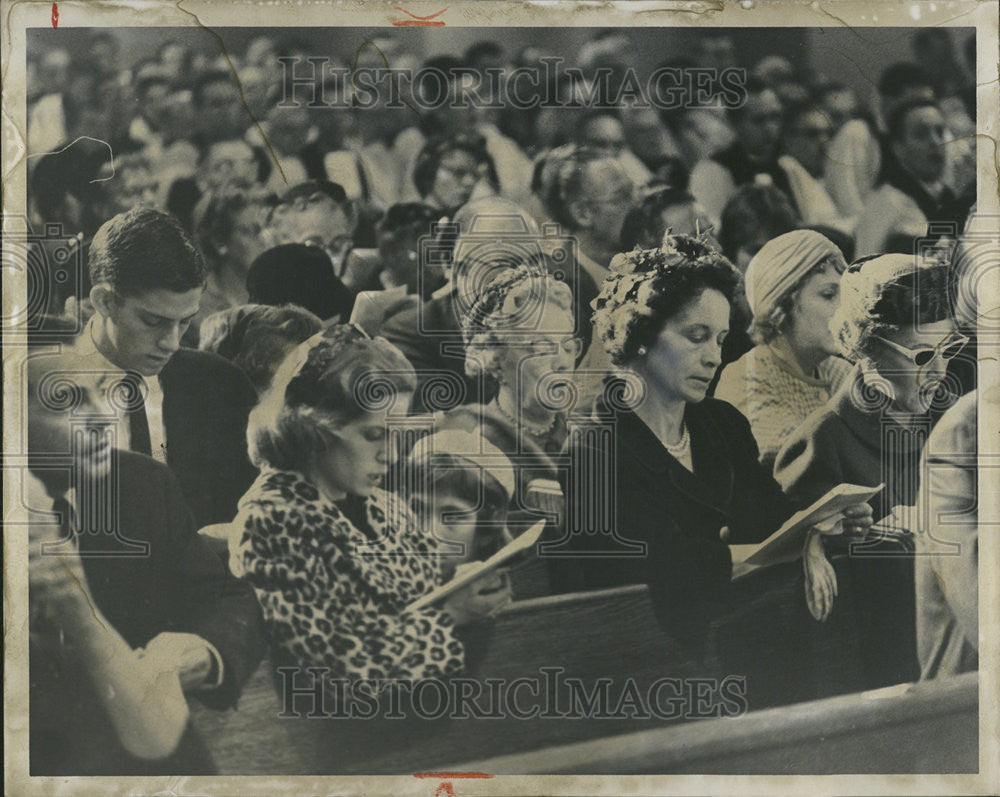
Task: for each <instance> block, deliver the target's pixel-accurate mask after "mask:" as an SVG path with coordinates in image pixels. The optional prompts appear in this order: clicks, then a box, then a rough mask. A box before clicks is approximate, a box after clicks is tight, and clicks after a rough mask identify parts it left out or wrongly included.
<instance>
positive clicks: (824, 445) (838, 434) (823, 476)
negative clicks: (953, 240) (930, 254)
mask: <svg viewBox="0 0 1000 797" xmlns="http://www.w3.org/2000/svg"><path fill="white" fill-rule="evenodd" d="M950 284H951V280H950V274H949V267H948V266H946V265H924V264H922V261H920V260H919V259H918V258H916V257H914V256H913V255H902V254H898V255H897V254H893V255H881V256H877V257H873V258H868V259H865V260H862V261H859V262H857V263H855V264H853V265H852V266H851V267H850V268H848V270H847V271H846V272H845V273H844V275H843V277H842V278H841V283H840V296H841V299H840V307H839V309H838V310H837V312H836V313H835V314H834V316H833V318H832V319H831V321H830V329H831V331H832V332H833V334H834V338H835V339H836V340H837V342H838V344H839V346H840V348H841V349H842V351H843V353H844V354H845V355H846V356H847V357H848V359H850V360H853V361H854V362H855V368H854V372H853V373H852V374H850V375H849V376H848V377H847V378H846V379H845V381H844V383H843V384H842V385H841V388H840V389H839V390H838V391H837V392H836V393H834V395H833V396H831V398H830V400H829V402H828V403H827V404H826V405H825V406H824V407H822V408H820V409H819V410H817V411H816V412H814V413H813V414H812V415H811V416H809V417H808V418H807V419H806V420H805V422H803V424H802V425H801V426H800V427H799V428H798V429H797V430H796V431H795V432H794V433H793V434H792V435H791V436H790V437H789V439H788V440H787V441H786V442H785V444H784V445H783V446H782V448H781V450H780V451H779V452H778V455H777V459H776V460H775V469H774V475H775V478H776V479H777V480H778V482H779V483H780V484H781V486H782V488H783V489H784V491H785V492H786V494H788V495H789V496H790V497H791V498H792V499H793V500H795V501H796V502H797V503H798V504H800V505H801V506H808V505H809V504H810V503H812V502H813V501H815V500H816V499H817V498H820V497H821V496H823V495H824V494H825V493H826V492H827V491H828V490H830V489H831V488H833V487H836V486H837V485H839V484H843V483H845V482H847V483H850V484H859V485H865V486H870V487H876V486H878V485H880V484H884V487H883V489H882V490H881V491H880V492H879V493H878V494H877V495H876V496H875V497H874V498H873V499H872V500H871V502H870V503H871V504H872V508H873V510H874V517H875V518H877V519H880V518H886V517H887V516H891V520H890V521H888V522H887V523H886V524H884V525H886V526H889V527H891V528H892V529H893V532H892V533H886V532H884V531H883V532H879V528H880V526H879V525H877V526H876V527H875V528H873V533H875V532H879V533H875V535H874V536H875V539H869V540H868V541H867V542H865V543H864V544H863V546H862V547H858V546H855V547H854V548H852V549H851V551H850V553H851V557H852V559H854V560H856V561H855V562H853V563H852V564H853V565H854V567H853V568H852V573H853V574H854V576H855V577H856V586H859V587H861V589H862V595H863V597H862V602H863V605H864V606H866V607H867V608H866V609H865V612H864V615H863V616H864V617H865V618H866V623H868V627H867V628H866V629H865V631H864V641H865V647H866V655H867V656H871V657H872V662H873V667H874V666H875V662H878V661H879V659H881V660H882V663H883V665H884V663H885V661H886V660H887V659H886V657H889V659H896V660H897V664H898V672H897V682H904V681H908V680H912V679H913V678H915V677H916V676H917V674H918V672H917V663H916V649H915V631H914V608H913V560H912V555H907V554H908V552H911V551H912V550H913V541H912V537H911V535H910V532H911V531H915V530H914V529H909V528H908V525H909V521H908V520H907V518H908V517H909V516H910V511H911V510H910V509H909V508H911V507H912V506H913V504H914V503H915V502H916V494H917V487H918V486H919V483H920V470H919V461H920V454H921V451H922V449H923V445H924V441H925V440H926V439H927V435H928V434H929V433H930V430H931V428H932V427H933V425H934V422H935V421H936V420H937V418H938V417H940V415H941V414H942V413H943V412H944V411H945V410H946V409H947V408H948V407H949V406H950V405H951V404H952V403H954V401H955V399H956V395H955V394H956V392H957V391H956V388H957V381H956V380H955V379H954V378H953V377H951V376H950V375H949V374H948V362H949V360H951V359H953V358H954V357H955V356H957V355H958V354H959V353H960V352H961V349H962V347H963V346H964V345H965V343H966V338H965V337H964V336H962V335H961V334H960V333H959V332H958V330H957V326H956V322H955V319H954V314H953V308H952V301H951V299H952V297H951V293H952V291H950V290H949V286H950ZM904 509H905V511H904ZM823 542H824V543H825V544H826V545H827V547H828V550H829V549H830V548H831V547H832V546H835V545H836V543H835V542H832V538H824V540H823ZM899 651H905V652H906V655H905V656H904V657H902V658H901V657H900V656H899Z"/></svg>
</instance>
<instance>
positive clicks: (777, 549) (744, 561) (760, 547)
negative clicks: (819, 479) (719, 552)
mask: <svg viewBox="0 0 1000 797" xmlns="http://www.w3.org/2000/svg"><path fill="white" fill-rule="evenodd" d="M884 486H885V485H884V484H880V485H878V486H877V487H862V486H860V485H858V484H841V485H838V486H837V487H834V488H833V489H832V490H830V492H828V493H827V494H826V495H824V496H823V497H822V498H820V499H819V500H818V501H816V502H815V503H813V504H812V505H811V506H809V507H807V508H806V509H803V510H801V511H799V512H796V513H795V514H794V515H792V516H791V517H790V518H788V520H786V521H785V522H784V524H782V526H781V528H779V529H778V530H777V531H776V532H774V534H772V535H771V536H770V537H768V538H767V539H766V540H764V541H763V542H760V543H757V544H756V545H731V546H730V549H731V551H732V554H733V562H734V563H737V564H741V565H757V566H761V565H769V564H777V563H778V562H784V561H788V560H789V559H795V558H796V557H798V556H799V555H800V554H801V553H802V545H803V544H804V542H805V536H806V532H807V531H808V530H809V529H810V528H812V527H813V526H814V525H816V524H817V523H822V522H823V521H825V520H829V519H831V518H833V517H834V516H836V515H839V514H840V513H841V512H843V511H844V510H845V509H847V507H849V506H853V505H854V504H861V503H864V502H865V501H868V500H869V499H871V498H872V497H873V496H875V495H877V494H878V493H879V492H880V491H881V490H882V488H883V487H884ZM738 571H739V572H737V571H736V570H735V569H734V572H733V576H734V577H738V576H740V575H745V573H746V572H747V568H746V567H741V568H738Z"/></svg>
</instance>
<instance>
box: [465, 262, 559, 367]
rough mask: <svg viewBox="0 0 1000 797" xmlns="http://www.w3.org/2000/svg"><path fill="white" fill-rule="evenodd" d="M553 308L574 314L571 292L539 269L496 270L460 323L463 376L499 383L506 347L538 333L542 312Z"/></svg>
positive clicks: (518, 267)
mask: <svg viewBox="0 0 1000 797" xmlns="http://www.w3.org/2000/svg"><path fill="white" fill-rule="evenodd" d="M552 306H554V307H557V308H559V309H560V310H566V311H567V312H568V313H569V314H570V315H572V314H573V292H572V291H571V290H570V288H569V286H568V285H566V283H565V282H560V281H559V280H557V279H556V278H555V277H553V276H552V275H550V274H549V273H548V271H547V270H546V269H545V268H544V266H543V265H541V264H538V263H532V264H528V265H521V266H517V267H516V268H507V269H504V270H502V271H499V272H497V273H496V276H495V277H494V278H493V279H492V280H491V281H490V283H489V284H488V285H487V286H486V287H485V288H484V289H483V290H482V292H481V293H480V294H479V297H478V298H477V299H476V301H475V303H474V304H473V306H472V308H471V309H470V310H469V312H468V313H467V314H466V316H465V318H464V319H463V321H462V337H463V339H464V341H465V372H466V373H467V374H468V375H469V376H472V377H476V376H479V375H480V374H485V375H486V376H489V377H491V378H493V379H497V378H498V377H499V375H500V369H501V355H502V353H503V350H504V348H505V347H506V345H507V344H512V343H513V344H514V345H516V342H515V339H516V340H517V341H520V340H522V339H523V337H524V335H525V334H529V333H531V332H534V331H536V330H540V327H539V323H540V320H541V318H542V317H543V313H544V311H545V308H546V307H552ZM512 336H513V338H512Z"/></svg>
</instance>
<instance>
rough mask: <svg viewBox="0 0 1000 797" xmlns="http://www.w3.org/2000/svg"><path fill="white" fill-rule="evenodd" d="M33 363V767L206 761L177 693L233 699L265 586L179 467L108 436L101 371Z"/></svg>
mask: <svg viewBox="0 0 1000 797" xmlns="http://www.w3.org/2000/svg"><path fill="white" fill-rule="evenodd" d="M27 376H28V453H29V456H28V467H29V471H30V473H29V474H27V475H26V477H25V478H26V480H27V481H28V490H27V493H28V496H29V503H30V509H31V510H32V514H31V538H32V539H31V549H30V560H29V561H30V564H29V580H30V584H31V589H30V600H31V608H32V611H31V655H30V659H29V663H30V670H31V717H30V737H31V767H32V774H33V775H42V774H45V775H74V774H75V775H84V774H95V775H96V774H122V775H124V774H154V773H156V774H159V773H176V774H182V773H184V774H196V773H203V774H207V773H211V772H212V771H213V765H212V762H211V758H210V757H209V756H208V754H207V752H206V751H205V749H204V748H203V746H202V745H201V744H200V741H199V740H198V739H197V737H196V734H195V733H194V731H193V730H192V729H191V728H190V727H188V723H187V704H186V702H185V700H184V697H183V693H187V694H193V695H197V696H198V697H199V699H200V700H201V701H202V702H203V703H205V704H206V705H208V706H210V707H212V708H227V707H231V706H233V705H235V703H236V698H237V696H238V695H239V693H240V690H241V688H242V685H243V683H244V682H245V681H246V679H247V677H249V675H250V674H251V673H252V672H253V669H254V668H255V667H256V665H257V663H258V662H259V660H260V658H261V656H262V654H263V633H262V625H261V616H260V607H259V605H258V604H257V600H256V598H255V596H254V594H253V592H252V590H251V589H250V588H249V587H248V586H247V585H246V584H243V583H241V582H239V581H237V580H236V579H235V578H234V577H233V576H232V575H231V574H230V573H229V572H228V569H227V568H226V566H225V563H224V562H223V561H222V560H221V559H220V558H219V557H217V556H216V555H215V554H214V552H213V551H212V550H211V548H210V547H209V545H208V544H207V542H206V541H205V540H204V539H203V538H202V537H200V536H199V535H198V534H197V531H196V529H195V526H194V523H193V521H192V519H191V514H190V512H189V511H188V508H187V506H186V504H185V501H184V498H183V496H182V495H181V492H180V489H179V487H178V485H177V481H176V480H175V479H174V477H173V475H172V474H171V472H170V470H169V469H168V468H166V467H165V466H163V465H161V464H159V463H157V462H155V461H153V460H152V459H151V458H149V457H146V456H142V455H140V454H135V453H132V452H129V451H117V450H115V449H114V448H113V447H112V441H113V440H114V437H113V435H112V434H111V430H110V428H109V427H110V426H111V425H113V423H114V417H113V415H112V414H111V413H109V412H108V410H107V409H106V406H105V405H104V402H103V401H102V400H101V399H100V388H99V386H98V383H99V381H100V374H99V372H95V371H89V370H86V366H84V367H83V368H82V369H81V367H80V366H79V364H78V362H77V360H76V359H75V358H72V357H69V356H67V355H66V354H65V353H60V354H50V355H47V356H46V355H45V354H44V353H41V354H39V353H33V356H32V357H31V358H30V359H29V363H28V374H27ZM32 488H34V491H32ZM53 514H54V519H53ZM57 529H58V532H57Z"/></svg>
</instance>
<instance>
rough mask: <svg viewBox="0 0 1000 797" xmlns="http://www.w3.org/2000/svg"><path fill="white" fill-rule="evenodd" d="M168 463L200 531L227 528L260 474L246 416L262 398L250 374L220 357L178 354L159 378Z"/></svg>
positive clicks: (188, 350) (194, 353)
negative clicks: (251, 452)
mask: <svg viewBox="0 0 1000 797" xmlns="http://www.w3.org/2000/svg"><path fill="white" fill-rule="evenodd" d="M160 384H161V385H162V386H163V426H164V428H165V430H166V434H167V464H168V465H169V466H170V469H171V470H172V471H173V472H174V475H175V476H176V477H177V480H178V482H179V483H180V487H181V490H182V491H183V493H184V497H185V499H186V500H187V503H188V506H189V507H190V508H191V512H192V514H193V515H194V519H195V522H196V523H197V524H198V527H199V528H200V527H202V526H208V525H210V524H212V523H228V522H229V521H230V520H232V519H233V518H234V517H236V503H237V501H239V499H240V498H242V497H243V494H244V493H245V492H246V491H247V490H248V489H249V488H250V485H251V484H252V483H253V480H254V479H255V478H256V477H257V471H256V469H255V468H254V467H253V465H251V464H250V460H249V459H248V458H247V441H246V434H247V417H248V416H249V414H250V410H251V408H252V407H253V406H254V404H256V403H257V396H256V393H255V392H254V389H253V386H252V385H251V384H250V380H249V379H247V377H246V375H245V374H244V373H243V372H242V371H241V370H240V369H239V368H238V367H236V366H235V365H233V364H232V363H230V362H228V361H227V360H225V359H223V358H222V357H219V356H217V355H215V354H209V353H208V352H203V351H194V350H192V349H179V350H178V351H177V352H175V354H174V356H173V357H171V358H170V361H169V362H168V363H167V365H166V366H165V367H164V369H163V371H162V372H161V373H160Z"/></svg>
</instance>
